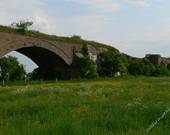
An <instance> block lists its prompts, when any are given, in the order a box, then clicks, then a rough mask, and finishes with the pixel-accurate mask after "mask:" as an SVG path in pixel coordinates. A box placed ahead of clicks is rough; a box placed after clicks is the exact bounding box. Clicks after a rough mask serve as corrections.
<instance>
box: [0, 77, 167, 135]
mask: <svg viewBox="0 0 170 135" xmlns="http://www.w3.org/2000/svg"><path fill="white" fill-rule="evenodd" d="M168 107H170V78H168V77H160V78H147V77H137V78H135V77H124V78H115V79H98V80H93V81H92V80H84V81H62V82H56V83H55V82H53V83H50V82H49V83H43V82H41V83H37V84H36V83H34V84H32V85H22V84H16V85H14V84H10V85H6V86H4V87H0V135H145V134H149V135H168V134H170V113H168V114H167V115H166V117H164V118H163V119H162V120H161V121H160V122H159V123H158V124H157V125H156V126H155V127H154V128H153V130H152V131H151V132H150V133H146V129H147V128H148V127H149V125H150V124H151V123H152V122H153V121H155V120H156V119H157V118H158V117H160V116H161V115H162V114H163V112H164V111H165V110H166V109H167V108H168Z"/></svg>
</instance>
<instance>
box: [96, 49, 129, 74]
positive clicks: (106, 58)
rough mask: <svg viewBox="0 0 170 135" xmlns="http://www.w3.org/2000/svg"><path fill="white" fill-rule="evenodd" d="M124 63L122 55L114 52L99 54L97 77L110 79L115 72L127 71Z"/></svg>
mask: <svg viewBox="0 0 170 135" xmlns="http://www.w3.org/2000/svg"><path fill="white" fill-rule="evenodd" d="M124 61H126V60H125V57H122V55H121V54H120V53H119V52H117V51H115V50H108V51H106V52H103V53H101V54H100V56H99V62H98V73H99V75H100V76H108V77H112V76H113V75H114V74H115V73H117V72H121V73H124V72H126V71H127V69H126V65H125V62H124Z"/></svg>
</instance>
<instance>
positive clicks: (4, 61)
mask: <svg viewBox="0 0 170 135" xmlns="http://www.w3.org/2000/svg"><path fill="white" fill-rule="evenodd" d="M25 75H26V71H25V69H24V67H23V65H21V64H19V62H18V60H17V58H15V57H12V56H8V57H3V58H1V59H0V80H5V81H9V80H10V81H15V80H22V79H24V78H25Z"/></svg>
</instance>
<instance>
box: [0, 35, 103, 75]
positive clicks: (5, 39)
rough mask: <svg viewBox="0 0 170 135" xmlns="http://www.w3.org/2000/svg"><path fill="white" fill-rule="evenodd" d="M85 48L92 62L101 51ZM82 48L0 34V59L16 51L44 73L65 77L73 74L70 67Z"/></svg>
mask: <svg viewBox="0 0 170 135" xmlns="http://www.w3.org/2000/svg"><path fill="white" fill-rule="evenodd" d="M86 47H87V48H86V49H87V50H88V55H90V57H91V58H92V59H94V60H96V59H97V56H98V54H99V53H101V52H102V50H103V48H100V47H98V48H97V49H96V47H93V46H89V45H87V46H86ZM83 48H84V45H82V44H78V43H71V42H67V41H57V40H56V41H51V40H46V39H42V38H36V37H31V36H25V35H21V34H16V33H7V32H0V57H3V56H4V55H6V54H8V53H9V52H12V51H16V52H19V53H21V54H23V55H25V56H27V57H28V58H30V59H31V60H33V61H34V62H35V63H36V64H37V65H38V66H39V67H40V68H41V69H42V70H44V71H45V72H47V71H49V70H50V71H54V70H57V71H58V72H62V74H63V75H62V76H65V77H66V76H68V74H70V73H71V72H74V71H73V70H74V69H73V68H72V67H71V65H72V64H73V63H74V60H75V57H82V56H83ZM69 76H71V75H69ZM66 78H67V77H66Z"/></svg>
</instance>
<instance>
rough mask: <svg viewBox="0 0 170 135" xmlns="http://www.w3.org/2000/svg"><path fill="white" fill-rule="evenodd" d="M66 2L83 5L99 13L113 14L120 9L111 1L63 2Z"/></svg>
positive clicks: (81, 0) (76, 0)
mask: <svg viewBox="0 0 170 135" xmlns="http://www.w3.org/2000/svg"><path fill="white" fill-rule="evenodd" d="M65 1H67V2H74V3H77V4H81V5H85V6H88V7H90V8H94V9H97V10H100V11H101V12H115V11H118V10H120V9H121V7H122V5H121V4H119V3H115V2H113V0H65Z"/></svg>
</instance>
